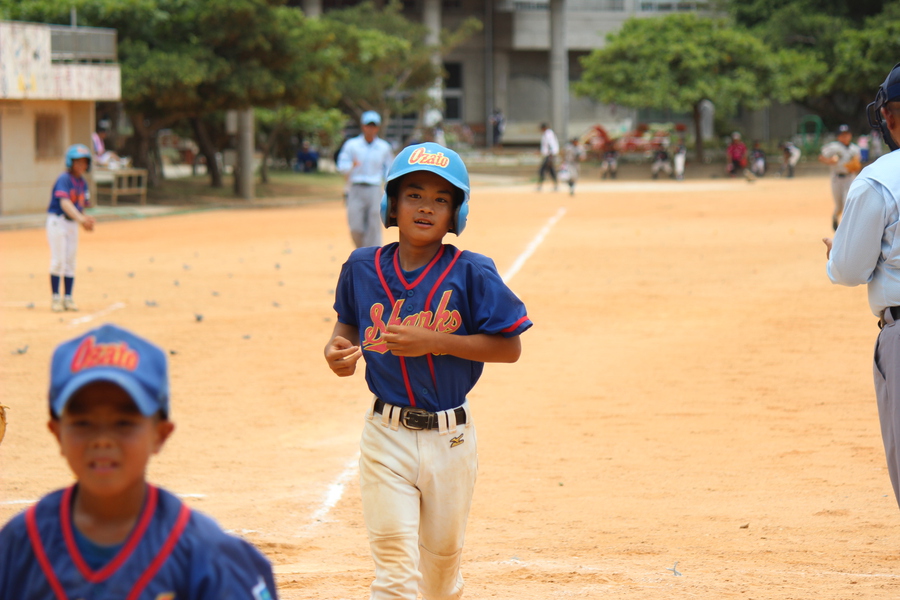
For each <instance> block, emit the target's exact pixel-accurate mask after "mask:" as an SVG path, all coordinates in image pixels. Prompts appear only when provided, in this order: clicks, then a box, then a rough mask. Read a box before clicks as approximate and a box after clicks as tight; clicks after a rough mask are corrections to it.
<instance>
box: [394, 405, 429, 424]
mask: <svg viewBox="0 0 900 600" xmlns="http://www.w3.org/2000/svg"><path fill="white" fill-rule="evenodd" d="M400 422H401V423H403V426H404V427H406V428H407V429H430V428H431V413H430V412H428V411H427V410H424V409H421V408H413V407H411V406H404V407H403V408H401V409H400Z"/></svg>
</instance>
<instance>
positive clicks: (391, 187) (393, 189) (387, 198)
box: [381, 179, 399, 228]
mask: <svg viewBox="0 0 900 600" xmlns="http://www.w3.org/2000/svg"><path fill="white" fill-rule="evenodd" d="M398 185H399V182H398V181H397V180H396V179H394V180H392V181H388V182H387V185H386V186H384V195H382V196H381V222H382V223H383V224H384V226H385V228H388V227H392V226H394V225H396V224H397V219H395V218H394V217H392V216H391V198H396V197H397V187H398Z"/></svg>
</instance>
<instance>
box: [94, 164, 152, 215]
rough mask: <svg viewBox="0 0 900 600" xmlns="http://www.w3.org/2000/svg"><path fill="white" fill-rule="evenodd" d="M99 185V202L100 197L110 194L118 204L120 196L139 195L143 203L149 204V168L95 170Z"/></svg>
mask: <svg viewBox="0 0 900 600" xmlns="http://www.w3.org/2000/svg"><path fill="white" fill-rule="evenodd" d="M94 182H95V184H96V186H97V204H100V198H101V197H106V196H109V199H110V204H112V206H116V204H118V202H119V197H120V196H138V198H139V201H140V203H141V204H147V169H111V170H100V169H97V170H96V171H95V172H94Z"/></svg>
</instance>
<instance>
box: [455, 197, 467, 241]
mask: <svg viewBox="0 0 900 600" xmlns="http://www.w3.org/2000/svg"><path fill="white" fill-rule="evenodd" d="M468 218H469V201H468V200H463V201H462V203H461V204H460V205H459V206H458V207H456V214H455V215H454V216H453V233H455V234H456V235H457V237H458V236H459V234H461V233H462V232H463V229H465V228H466V220H467V219H468Z"/></svg>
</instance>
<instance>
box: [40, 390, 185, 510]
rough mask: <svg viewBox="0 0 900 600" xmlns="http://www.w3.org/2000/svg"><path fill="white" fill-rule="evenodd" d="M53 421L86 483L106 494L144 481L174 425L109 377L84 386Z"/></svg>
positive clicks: (87, 487) (62, 448)
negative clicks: (143, 409) (149, 413)
mask: <svg viewBox="0 0 900 600" xmlns="http://www.w3.org/2000/svg"><path fill="white" fill-rule="evenodd" d="M48 426H49V427H50V431H51V432H53V435H55V436H56V439H57V440H58V441H59V447H60V453H61V454H62V455H63V456H65V457H66V460H67V461H68V463H69V467H70V468H71V469H72V471H73V473H74V474H75V477H76V478H77V479H78V483H79V486H80V487H81V489H83V490H85V491H88V492H90V493H93V494H96V495H101V496H113V495H117V494H121V493H124V492H126V491H127V490H129V489H131V488H132V487H133V486H136V485H144V481H145V479H144V475H145V471H146V468H147V463H148V462H149V460H150V457H151V456H152V455H153V454H156V453H157V452H159V451H160V449H162V446H163V443H164V442H165V441H166V438H168V437H169V435H170V434H171V433H172V430H173V429H174V428H175V425H174V424H173V423H172V422H170V421H168V420H164V419H160V418H157V417H145V416H144V415H143V414H141V413H140V411H139V410H138V408H137V406H136V405H135V403H134V401H133V400H132V399H131V397H130V396H129V395H128V394H127V393H126V392H125V390H123V389H122V388H120V387H119V386H117V385H116V384H114V383H110V382H106V381H98V382H95V383H91V384H89V385H87V386H85V387H84V388H82V389H81V390H79V391H78V392H77V393H76V394H75V395H74V396H72V398H71V399H70V400H69V402H68V404H67V405H66V408H65V410H64V411H63V414H62V416H61V417H60V418H59V420H53V419H51V421H50V422H49V424H48Z"/></svg>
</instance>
